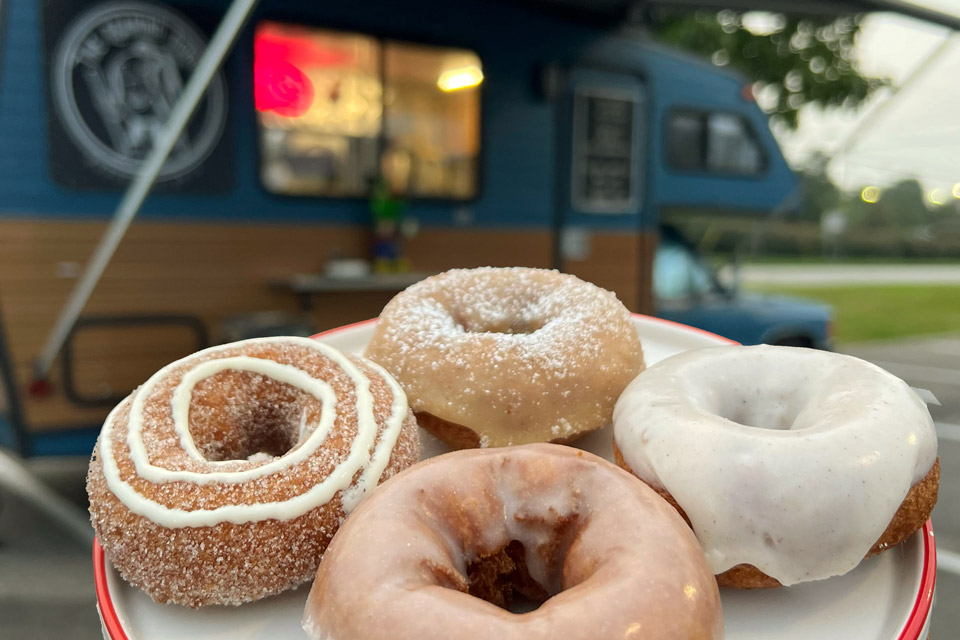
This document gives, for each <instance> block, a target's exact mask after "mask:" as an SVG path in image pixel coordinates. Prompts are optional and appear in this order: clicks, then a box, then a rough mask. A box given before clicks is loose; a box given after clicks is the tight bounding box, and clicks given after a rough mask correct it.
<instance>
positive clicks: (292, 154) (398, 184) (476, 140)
mask: <svg viewBox="0 0 960 640" xmlns="http://www.w3.org/2000/svg"><path fill="white" fill-rule="evenodd" d="M254 38H255V40H254V87H255V89H254V93H255V100H256V108H257V118H258V124H259V130H260V131H259V133H260V150H261V167H260V174H261V179H262V181H263V185H264V187H265V188H266V189H267V190H269V191H271V192H273V193H281V194H286V195H314V196H333V197H364V196H367V195H369V194H370V192H371V189H372V185H373V181H374V179H375V178H376V177H377V176H378V175H383V177H384V178H385V179H386V181H387V182H388V184H389V185H390V187H391V188H392V190H394V191H396V192H399V193H402V194H405V195H406V196H408V197H420V198H452V199H467V198H472V197H474V196H475V195H476V192H477V162H478V157H479V151H480V90H479V85H480V84H481V82H482V81H483V72H482V67H481V64H480V59H479V58H478V57H477V55H476V54H475V53H473V52H471V51H467V50H464V49H453V48H447V47H433V46H425V45H419V44H410V43H405V42H397V41H393V40H385V41H384V40H378V39H376V38H373V37H371V36H367V35H363V34H356V33H346V32H340V31H330V30H326V29H315V28H312V27H304V26H299V25H290V24H282V23H277V22H261V23H260V24H259V25H258V26H257V30H256V34H255V36H254Z"/></svg>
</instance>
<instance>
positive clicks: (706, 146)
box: [661, 105, 770, 180]
mask: <svg viewBox="0 0 960 640" xmlns="http://www.w3.org/2000/svg"><path fill="white" fill-rule="evenodd" d="M678 114H683V115H694V116H696V117H697V119H698V120H699V121H700V122H701V124H702V125H703V126H702V128H701V133H700V141H701V150H702V152H703V153H702V154H701V157H700V161H701V163H700V166H699V167H697V168H692V167H678V166H677V165H676V164H674V163H673V161H672V159H671V157H670V148H671V147H670V141H671V133H672V127H671V124H672V122H673V118H674V117H675V116H676V115H678ZM713 115H722V116H731V117H734V118H736V119H737V120H739V121H740V122H741V123H742V124H743V127H744V131H746V132H747V134H748V135H749V136H750V137H751V138H752V139H753V141H754V142H755V143H756V146H757V151H759V153H760V164H759V166H758V168H757V171H755V172H751V173H748V172H743V171H730V170H717V169H711V168H710V167H709V166H707V159H708V158H709V154H710V127H709V120H710V116H713ZM663 118H664V119H663V138H662V143H663V149H662V154H661V155H662V157H663V163H664V166H665V167H667V168H668V169H669V170H670V171H671V172H673V173H677V174H681V175H688V176H697V177H716V178H737V179H741V180H759V179H763V178H764V177H765V176H766V174H767V172H769V170H770V154H769V153H768V152H767V148H766V147H765V146H764V144H763V140H762V138H761V137H760V134H759V133H758V132H757V129H756V127H754V126H753V122H751V121H750V118H748V117H747V116H746V114H744V113H742V112H739V111H735V110H733V109H710V108H708V107H702V106H688V105H674V106H671V107H670V108H668V109H666V110H665V111H664V116H663Z"/></svg>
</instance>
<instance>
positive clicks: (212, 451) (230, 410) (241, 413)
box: [189, 369, 321, 462]
mask: <svg viewBox="0 0 960 640" xmlns="http://www.w3.org/2000/svg"><path fill="white" fill-rule="evenodd" d="M320 410H321V407H320V401H319V400H317V399H316V398H315V397H313V396H312V395H310V394H308V393H306V392H304V391H301V390H300V389H297V388H296V387H294V386H292V385H289V384H286V383H284V382H278V381H276V380H274V379H273V378H270V377H268V376H264V375H262V374H259V373H254V372H251V371H237V370H232V369H231V370H226V371H221V372H219V373H216V374H214V375H212V376H210V377H208V378H205V379H203V380H201V381H200V382H198V383H197V385H196V386H195V387H194V388H193V393H192V395H191V398H190V414H189V428H190V435H191V436H193V440H194V443H195V444H196V446H197V449H198V450H199V451H200V453H201V454H202V455H203V457H204V458H206V459H207V460H210V461H213V462H220V461H224V460H248V459H250V458H252V457H253V456H257V455H258V454H265V455H267V456H271V457H273V456H282V455H284V454H285V453H287V452H288V451H290V450H291V449H293V448H294V447H295V446H296V445H297V444H298V443H299V442H300V440H301V439H302V436H303V435H305V434H304V431H305V427H306V425H315V424H317V422H318V421H319V419H320Z"/></svg>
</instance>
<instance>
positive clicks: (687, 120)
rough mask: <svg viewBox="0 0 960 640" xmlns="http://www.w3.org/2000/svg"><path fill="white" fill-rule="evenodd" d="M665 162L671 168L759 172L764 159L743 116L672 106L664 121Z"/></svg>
mask: <svg viewBox="0 0 960 640" xmlns="http://www.w3.org/2000/svg"><path fill="white" fill-rule="evenodd" d="M667 162H668V164H669V165H670V166H671V167H673V168H674V169H681V170H684V171H704V172H707V173H717V174H727V175H744V176H751V175H759V174H760V173H763V171H764V169H765V166H766V161H765V158H764V155H763V150H762V148H761V147H760V141H759V140H758V139H757V136H756V135H755V134H754V131H753V129H751V128H750V125H749V124H748V123H747V121H746V119H744V117H743V116H741V115H737V114H733V113H723V112H709V111H697V110H692V109H674V110H672V111H671V112H670V117H669V119H668V121H667Z"/></svg>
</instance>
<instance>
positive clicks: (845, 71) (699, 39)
mask: <svg viewBox="0 0 960 640" xmlns="http://www.w3.org/2000/svg"><path fill="white" fill-rule="evenodd" d="M651 28H652V29H653V31H654V33H656V34H657V36H658V37H659V38H660V39H661V40H663V41H665V42H667V43H670V44H672V45H675V46H677V47H680V48H682V49H687V50H689V51H693V52H696V53H700V54H702V55H704V56H707V57H709V58H710V59H711V60H712V61H713V63H714V64H716V65H720V66H725V65H729V66H731V67H733V68H735V69H737V70H738V71H740V72H741V73H743V74H744V75H745V76H746V77H747V78H748V79H749V80H750V81H751V82H752V83H754V91H755V92H756V93H757V95H758V97H759V103H760V104H761V106H763V107H764V108H766V109H767V110H768V111H769V112H770V113H771V116H772V117H773V118H774V120H775V121H778V122H782V123H784V124H786V125H787V126H789V127H790V128H796V126H797V115H798V112H799V109H800V107H802V106H803V105H805V104H817V105H820V106H821V107H824V108H827V107H836V106H844V107H855V106H857V105H859V104H860V103H861V102H863V101H864V100H865V99H866V98H867V96H869V95H870V93H871V92H872V91H874V90H875V89H877V88H878V87H881V86H883V85H885V84H887V81H886V80H883V79H878V78H867V77H864V76H863V74H861V73H860V71H859V69H858V68H857V64H856V59H855V57H854V52H853V45H854V41H855V40H856V37H857V34H858V33H859V31H860V19H859V16H840V17H834V18H829V17H825V18H803V19H799V18H795V17H784V16H779V15H778V16H776V24H775V26H774V29H775V30H774V31H773V32H772V33H767V34H763V35H759V34H756V33H754V32H752V31H750V30H749V29H747V28H746V27H744V23H743V14H741V13H737V12H734V11H730V10H724V11H721V12H719V13H716V14H714V13H710V12H707V11H703V10H701V11H697V12H696V13H695V14H690V13H684V14H672V15H669V14H668V15H665V16H661V17H659V18H658V19H657V20H655V21H654V23H653V24H652V25H651Z"/></svg>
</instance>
